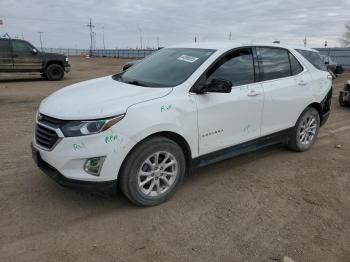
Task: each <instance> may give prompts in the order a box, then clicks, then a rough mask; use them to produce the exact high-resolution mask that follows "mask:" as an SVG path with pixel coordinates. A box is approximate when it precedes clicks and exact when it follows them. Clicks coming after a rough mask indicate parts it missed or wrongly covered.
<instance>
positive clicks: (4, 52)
mask: <svg viewBox="0 0 350 262" xmlns="http://www.w3.org/2000/svg"><path fill="white" fill-rule="evenodd" d="M11 70H13V61H12V54H11V46H10V40H9V39H0V71H3V72H5V71H11Z"/></svg>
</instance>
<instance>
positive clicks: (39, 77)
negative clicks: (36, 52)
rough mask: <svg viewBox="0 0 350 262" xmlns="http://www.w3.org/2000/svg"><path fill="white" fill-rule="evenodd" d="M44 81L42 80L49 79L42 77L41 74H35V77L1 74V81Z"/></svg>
mask: <svg viewBox="0 0 350 262" xmlns="http://www.w3.org/2000/svg"><path fill="white" fill-rule="evenodd" d="M39 81H40V82H42V81H48V80H45V79H44V78H42V77H41V76H33V77H25V78H23V77H18V78H15V77H12V78H9V77H1V75H0V83H15V82H39Z"/></svg>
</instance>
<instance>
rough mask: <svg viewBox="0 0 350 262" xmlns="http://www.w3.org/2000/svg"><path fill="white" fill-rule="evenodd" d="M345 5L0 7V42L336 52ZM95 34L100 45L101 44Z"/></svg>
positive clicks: (30, 1)
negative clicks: (237, 44) (245, 45)
mask: <svg viewBox="0 0 350 262" xmlns="http://www.w3.org/2000/svg"><path fill="white" fill-rule="evenodd" d="M349 10H350V0H313V1H310V0H292V1H281V0H257V1H256V0H252V1H249V0H246V1H235V0H215V1H213V0H197V1H195V0H188V1H181V0H177V1H176V0H139V1H136V0H84V1H68V0H59V1H57V0H54V1H52V0H46V1H41V0H6V1H5V0H2V1H0V19H2V20H3V25H0V35H3V34H5V33H8V34H9V35H10V36H11V37H12V38H15V37H17V38H22V37H23V38H24V39H26V40H28V41H30V42H32V43H33V44H34V45H36V46H37V47H40V40H39V33H38V32H43V33H42V43H43V46H44V47H52V48H90V32H89V27H87V24H88V23H89V19H90V18H92V24H93V25H95V27H94V28H93V31H94V32H95V45H96V48H101V49H102V48H104V46H105V47H106V48H107V49H114V48H135V47H137V48H139V47H140V46H141V41H140V38H141V37H142V47H157V46H158V43H159V45H160V46H169V45H172V44H178V43H188V42H193V41H194V38H195V37H196V38H197V41H198V42H210V41H229V35H230V32H231V39H232V41H243V42H247V41H263V42H270V41H271V42H272V41H275V40H279V41H281V43H286V44H299V45H303V40H304V38H305V37H306V39H307V46H309V47H322V46H323V45H324V42H325V41H327V43H328V46H329V47H334V46H340V45H341V43H340V42H339V39H340V38H341V36H342V34H343V32H344V24H345V23H346V22H347V21H349V20H350V13H349ZM103 35H104V40H105V41H104V43H105V44H103Z"/></svg>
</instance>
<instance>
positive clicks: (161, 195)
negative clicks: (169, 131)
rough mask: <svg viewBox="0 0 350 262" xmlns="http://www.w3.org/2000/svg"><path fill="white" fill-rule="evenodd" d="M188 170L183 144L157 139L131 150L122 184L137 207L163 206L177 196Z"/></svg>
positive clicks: (120, 181) (121, 174) (125, 192)
mask: <svg viewBox="0 0 350 262" xmlns="http://www.w3.org/2000/svg"><path fill="white" fill-rule="evenodd" d="M185 169H186V161H185V156H184V153H183V152H182V150H181V148H180V147H179V145H178V144H176V143H175V142H174V141H172V140H170V139H168V138H165V137H153V138H150V139H148V140H146V141H144V142H142V143H141V144H139V145H137V146H136V148H135V149H133V150H132V151H131V153H130V154H129V156H128V157H127V159H126V162H125V163H124V164H123V167H122V169H121V173H120V177H119V179H120V180H119V185H120V188H121V190H122V192H123V193H124V194H125V196H126V197H127V198H128V199H129V200H130V201H131V202H133V203H135V204H136V205H139V206H154V205H159V204H161V203H163V202H165V201H166V200H167V199H168V198H169V197H170V196H172V195H173V194H174V193H175V191H176V189H177V187H178V186H179V185H180V183H181V182H182V180H183V177H184V175H185Z"/></svg>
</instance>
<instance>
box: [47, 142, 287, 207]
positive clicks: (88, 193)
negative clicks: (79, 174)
mask: <svg viewBox="0 0 350 262" xmlns="http://www.w3.org/2000/svg"><path fill="white" fill-rule="evenodd" d="M283 153H285V154H289V153H291V152H290V151H289V150H288V149H286V148H285V147H284V146H283V145H272V146H269V147H266V148H263V149H260V150H257V151H255V152H251V153H246V154H243V155H240V156H236V157H233V158H229V159H227V160H223V161H220V162H218V163H215V164H211V165H208V166H206V167H202V168H197V169H194V170H193V172H192V173H191V174H189V175H187V176H186V177H185V178H184V181H183V183H182V185H181V186H180V187H179V189H180V190H177V192H175V197H176V195H178V196H177V197H181V196H180V195H179V194H181V192H179V191H181V188H182V187H188V186H195V184H198V183H201V180H205V179H218V177H220V176H221V177H222V176H224V175H223V174H221V173H218V172H217V170H222V169H227V170H232V169H233V170H232V171H233V173H235V171H237V170H238V169H240V167H243V166H245V165H249V164H251V163H253V162H254V161H257V160H262V159H263V158H266V157H271V155H277V154H283ZM238 173H239V172H238V171H237V174H238ZM41 175H42V176H46V175H45V174H43V173H42V174H41ZM214 176H215V178H214ZM45 180H46V181H42V183H45V184H46V183H47V185H46V186H48V187H55V188H54V191H55V193H56V194H51V193H50V196H51V198H52V197H53V196H54V195H56V197H57V199H55V201H61V200H62V201H67V199H66V198H67V195H69V199H71V200H72V201H73V202H75V203H79V202H80V201H83V202H84V203H83V205H86V207H87V208H88V209H91V208H93V206H96V207H99V206H100V205H101V204H102V205H104V206H106V207H108V208H112V209H114V210H116V209H119V208H122V209H125V208H126V209H134V208H136V209H137V208H139V207H137V206H136V205H134V204H132V203H131V202H130V201H129V200H128V199H127V198H126V197H125V196H124V194H123V193H122V192H121V190H120V188H119V187H118V186H117V187H116V190H115V192H114V193H103V192H98V191H94V190H85V189H78V188H70V187H63V186H60V185H58V184H57V183H56V182H54V181H50V180H51V179H50V178H48V177H47V179H45ZM49 184H50V185H49ZM42 186H44V187H46V186H45V185H42ZM56 187H58V188H56ZM61 194H62V195H61ZM170 201H171V199H170ZM87 202H89V204H87ZM79 206H80V205H79ZM80 208H81V206H80Z"/></svg>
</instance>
